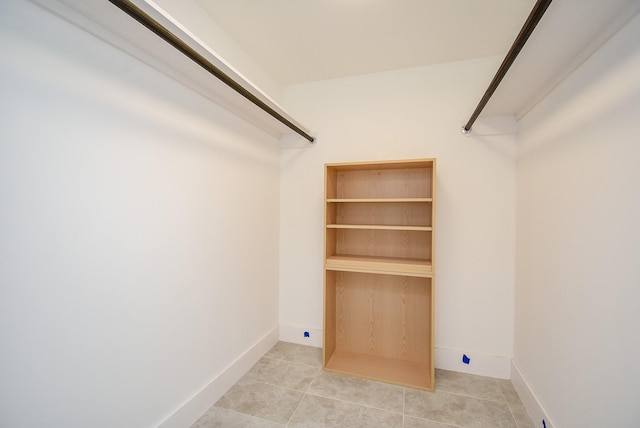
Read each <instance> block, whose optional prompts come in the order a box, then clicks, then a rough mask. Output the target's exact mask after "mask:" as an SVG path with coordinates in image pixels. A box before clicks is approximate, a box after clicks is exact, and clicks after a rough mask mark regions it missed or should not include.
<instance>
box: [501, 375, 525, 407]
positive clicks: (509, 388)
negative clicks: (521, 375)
mask: <svg viewBox="0 0 640 428" xmlns="http://www.w3.org/2000/svg"><path fill="white" fill-rule="evenodd" d="M500 389H501V390H502V394H503V395H504V398H505V400H507V403H509V404H519V405H522V401H520V397H519V396H518V393H517V392H516V389H515V388H514V387H513V384H512V383H511V381H510V380H506V379H502V380H500Z"/></svg>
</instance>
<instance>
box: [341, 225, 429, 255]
mask: <svg viewBox="0 0 640 428" xmlns="http://www.w3.org/2000/svg"><path fill="white" fill-rule="evenodd" d="M334 230H335V231H336V243H335V254H331V255H332V256H334V255H342V256H370V257H396V258H407V259H421V260H431V232H426V231H397V230H367V229H364V230H363V229H334Z"/></svg>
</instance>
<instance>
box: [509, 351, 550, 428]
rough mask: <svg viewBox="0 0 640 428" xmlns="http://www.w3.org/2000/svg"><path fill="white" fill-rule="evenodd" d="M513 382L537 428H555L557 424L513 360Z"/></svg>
mask: <svg viewBox="0 0 640 428" xmlns="http://www.w3.org/2000/svg"><path fill="white" fill-rule="evenodd" d="M511 383H512V384H513V387H514V388H515V389H516V392H517V393H518V395H519V396H520V400H522V404H524V407H525V409H527V412H528V413H529V415H530V416H531V419H533V421H534V423H535V425H534V426H535V427H536V428H537V427H546V428H553V427H554V426H555V425H554V424H553V422H551V420H550V419H549V415H547V412H546V411H545V410H544V408H543V407H542V405H541V404H540V401H539V400H538V397H536V395H535V394H534V393H533V390H532V389H531V386H529V383H528V382H527V380H526V379H525V378H524V376H523V375H522V372H521V371H520V369H519V368H518V365H517V364H516V362H515V361H513V360H512V361H511ZM542 421H544V424H543V423H542Z"/></svg>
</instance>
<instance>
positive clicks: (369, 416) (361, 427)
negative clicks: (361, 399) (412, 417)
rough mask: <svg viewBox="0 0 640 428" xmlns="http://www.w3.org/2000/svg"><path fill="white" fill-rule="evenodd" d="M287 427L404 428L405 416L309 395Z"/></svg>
mask: <svg viewBox="0 0 640 428" xmlns="http://www.w3.org/2000/svg"><path fill="white" fill-rule="evenodd" d="M287 426H288V427H304V428H316V427H317V428H320V427H342V428H369V427H376V428H385V427H389V428H402V415H401V414H399V413H391V412H386V411H384V410H380V409H373V408H371V407H366V406H360V405H357V404H352V403H346V402H344V401H339V400H332V399H330V398H325V397H318V396H315V395H306V396H305V397H304V399H303V400H302V402H301V403H300V406H298V409H297V410H296V412H295V414H294V415H293V418H291V422H289V424H288V425H287Z"/></svg>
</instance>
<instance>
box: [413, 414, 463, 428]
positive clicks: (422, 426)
mask: <svg viewBox="0 0 640 428" xmlns="http://www.w3.org/2000/svg"><path fill="white" fill-rule="evenodd" d="M455 427H456V426H455V425H447V424H441V423H440V422H434V421H428V420H425V419H418V418H411V417H409V416H405V417H404V425H403V428H455Z"/></svg>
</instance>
